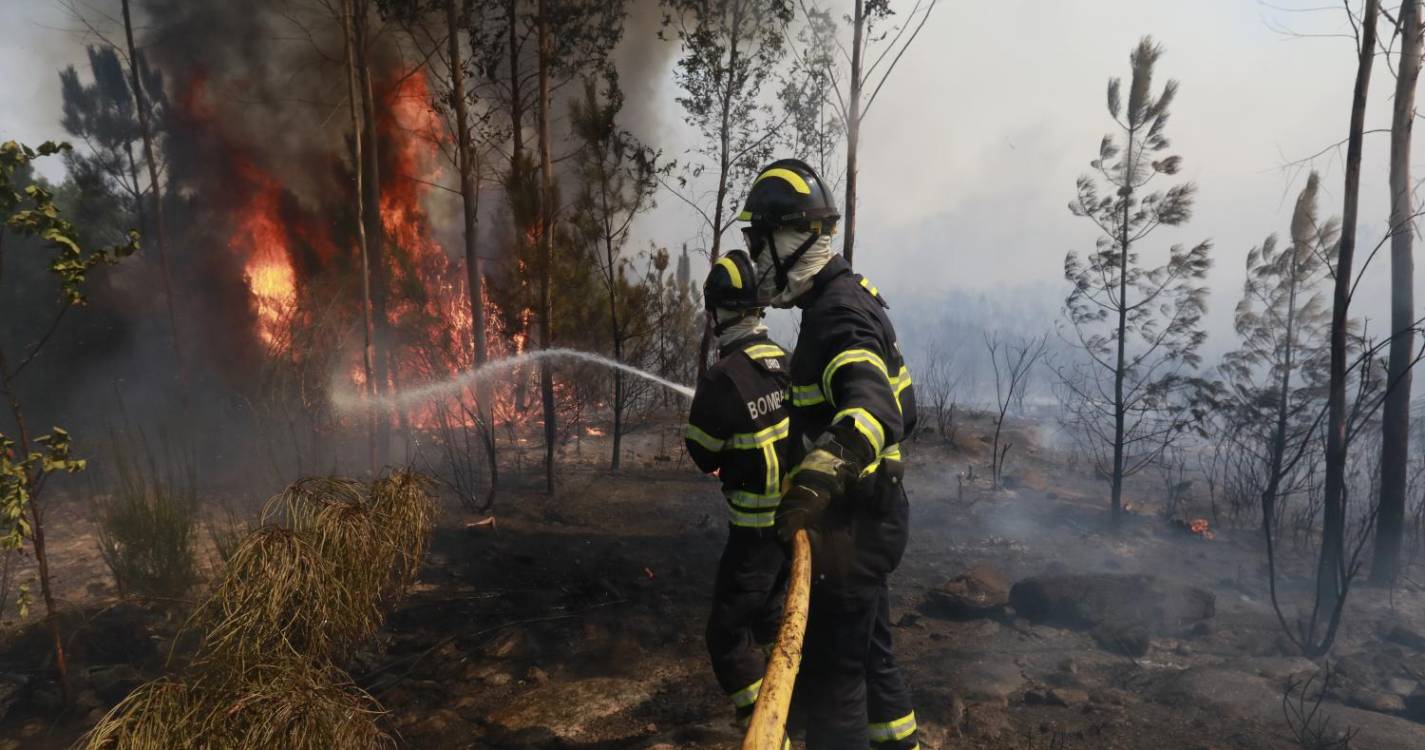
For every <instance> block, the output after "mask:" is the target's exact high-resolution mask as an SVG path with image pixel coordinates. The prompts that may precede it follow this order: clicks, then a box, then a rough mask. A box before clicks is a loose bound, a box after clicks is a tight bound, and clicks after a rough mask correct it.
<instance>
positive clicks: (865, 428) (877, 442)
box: [831, 408, 886, 456]
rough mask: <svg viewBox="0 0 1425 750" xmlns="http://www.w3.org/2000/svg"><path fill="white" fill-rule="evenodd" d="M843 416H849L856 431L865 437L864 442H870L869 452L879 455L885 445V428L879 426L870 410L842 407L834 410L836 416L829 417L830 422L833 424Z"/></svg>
mask: <svg viewBox="0 0 1425 750" xmlns="http://www.w3.org/2000/svg"><path fill="white" fill-rule="evenodd" d="M845 417H850V418H851V421H852V422H853V423H854V424H855V425H856V431H857V432H859V433H861V436H862V437H864V438H866V442H868V443H870V444H871V452H872V453H874V454H876V455H877V456H880V455H881V451H882V450H884V449H885V447H886V430H885V428H884V427H881V423H880V422H879V421H878V420H877V419H876V418H875V417H873V416H871V412H869V411H866V410H865V409H860V408H853V409H842V410H841V411H839V412H836V416H833V417H832V418H831V422H832V424H835V423H837V422H840V421H841V420H842V419H843V418H845Z"/></svg>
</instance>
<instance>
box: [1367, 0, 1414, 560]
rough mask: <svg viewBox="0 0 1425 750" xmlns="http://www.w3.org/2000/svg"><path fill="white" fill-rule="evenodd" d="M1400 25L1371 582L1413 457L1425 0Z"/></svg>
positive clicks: (1397, 528) (1394, 537)
mask: <svg viewBox="0 0 1425 750" xmlns="http://www.w3.org/2000/svg"><path fill="white" fill-rule="evenodd" d="M1396 23H1397V28H1398V31H1399V34H1400V64H1399V65H1398V66H1397V67H1396V79H1395V109H1394V113H1393V116H1392V118H1391V125H1390V328H1391V339H1390V364H1389V369H1388V378H1389V381H1388V385H1387V391H1386V396H1385V404H1384V407H1383V410H1382V413H1381V457H1380V509H1379V514H1378V515H1377V517H1376V545H1375V559H1374V561H1373V562H1372V565H1371V579H1372V580H1374V581H1377V582H1380V583H1389V582H1392V581H1394V580H1395V577H1396V573H1397V571H1398V569H1399V566H1400V544H1401V538H1402V536H1403V535H1404V533H1405V492H1406V489H1405V488H1406V464H1407V463H1408V462H1409V459H1410V390H1411V389H1410V386H1411V362H1412V360H1413V359H1414V358H1415V336H1416V332H1415V260H1414V248H1413V243H1414V241H1415V221H1414V214H1415V205H1414V196H1413V194H1412V192H1411V187H1412V186H1411V183H1410V142H1411V135H1412V125H1413V124H1414V122H1415V84H1416V82H1417V81H1418V80H1419V78H1420V63H1421V48H1422V37H1425V25H1422V23H1421V18H1420V0H1401V3H1400V10H1399V17H1398V18H1397V21H1396Z"/></svg>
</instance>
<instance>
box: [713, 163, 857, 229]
mask: <svg viewBox="0 0 1425 750" xmlns="http://www.w3.org/2000/svg"><path fill="white" fill-rule="evenodd" d="M840 218H841V212H840V211H837V210H836V200H835V199H833V198H832V197H831V190H830V189H829V188H828V187H827V186H826V184H825V183H823V182H822V181H821V177H819V176H818V175H817V173H816V170H814V169H812V168H811V167H810V166H809V165H808V164H807V163H806V162H804V161H802V160H800V159H778V160H777V161H774V162H772V163H771V164H769V165H767V166H766V167H764V168H763V169H762V171H761V172H759V173H758V174H757V179H755V180H753V181H752V189H751V190H749V191H748V192H747V202H746V203H745V204H743V207H742V213H740V214H738V216H737V219H738V221H746V222H750V223H751V224H752V226H753V227H754V228H757V229H769V230H770V229H781V228H789V229H800V230H802V231H809V232H815V233H816V234H818V235H826V234H831V233H833V232H834V231H835V229H836V221H837V220H838V219H840Z"/></svg>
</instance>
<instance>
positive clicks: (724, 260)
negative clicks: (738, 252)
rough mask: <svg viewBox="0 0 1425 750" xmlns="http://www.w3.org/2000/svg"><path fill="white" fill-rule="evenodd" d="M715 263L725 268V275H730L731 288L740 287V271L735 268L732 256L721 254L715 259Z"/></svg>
mask: <svg viewBox="0 0 1425 750" xmlns="http://www.w3.org/2000/svg"><path fill="white" fill-rule="evenodd" d="M717 264H718V265H719V266H722V267H723V268H725V269H727V275H728V276H730V277H732V288H733V289H741V288H742V272H741V271H739V270H737V264H736V263H733V262H732V258H729V257H727V256H723V257H721V258H718V259H717Z"/></svg>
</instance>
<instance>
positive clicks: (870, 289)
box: [861, 276, 881, 297]
mask: <svg viewBox="0 0 1425 750" xmlns="http://www.w3.org/2000/svg"><path fill="white" fill-rule="evenodd" d="M861 286H863V287H865V288H866V291H868V292H870V293H871V294H873V295H875V296H877V297H879V296H881V290H880V289H877V288H876V285H875V284H872V283H871V280H870V279H867V278H866V277H865V276H862V277H861Z"/></svg>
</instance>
